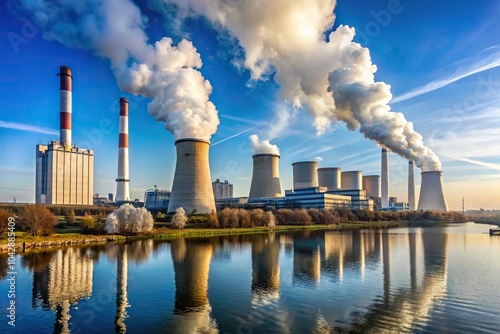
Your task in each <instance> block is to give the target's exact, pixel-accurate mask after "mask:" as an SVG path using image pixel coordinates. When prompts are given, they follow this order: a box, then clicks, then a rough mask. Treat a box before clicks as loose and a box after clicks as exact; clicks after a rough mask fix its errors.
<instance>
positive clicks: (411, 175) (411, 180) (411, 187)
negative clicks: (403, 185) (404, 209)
mask: <svg viewBox="0 0 500 334" xmlns="http://www.w3.org/2000/svg"><path fill="white" fill-rule="evenodd" d="M408 207H409V209H410V210H415V209H416V208H417V206H416V205H415V167H414V163H413V160H410V161H409V162H408Z"/></svg>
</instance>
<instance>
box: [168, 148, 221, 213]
mask: <svg viewBox="0 0 500 334" xmlns="http://www.w3.org/2000/svg"><path fill="white" fill-rule="evenodd" d="M175 146H176V147H177V164H176V166H175V175H174V182H173V185H172V195H171V196H170V202H169V204H168V212H175V210H176V209H177V208H179V207H182V208H184V211H186V213H192V212H193V211H194V210H195V211H196V213H211V212H212V211H215V199H214V192H213V189H212V181H211V178H210V166H209V164H208V149H209V148H210V142H209V141H208V140H203V139H196V138H183V139H179V140H177V141H176V142H175Z"/></svg>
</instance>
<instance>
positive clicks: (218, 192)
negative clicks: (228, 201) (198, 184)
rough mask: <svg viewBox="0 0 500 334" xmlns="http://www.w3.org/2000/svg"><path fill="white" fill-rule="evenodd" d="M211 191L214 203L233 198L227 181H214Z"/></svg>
mask: <svg viewBox="0 0 500 334" xmlns="http://www.w3.org/2000/svg"><path fill="white" fill-rule="evenodd" d="M212 189H213V190H214V197H215V200H216V201H217V200H219V199H223V198H232V197H233V185H232V184H231V183H229V181H228V180H225V181H221V180H220V179H217V180H215V181H214V182H212Z"/></svg>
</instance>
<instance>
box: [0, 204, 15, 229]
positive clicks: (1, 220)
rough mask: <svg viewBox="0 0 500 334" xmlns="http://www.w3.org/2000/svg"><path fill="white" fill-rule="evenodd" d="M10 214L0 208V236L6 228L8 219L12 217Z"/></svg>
mask: <svg viewBox="0 0 500 334" xmlns="http://www.w3.org/2000/svg"><path fill="white" fill-rule="evenodd" d="M12 216H13V215H12V213H10V212H9V211H7V210H5V209H2V208H0V235H2V234H3V233H4V232H5V231H6V230H7V227H8V224H9V217H12Z"/></svg>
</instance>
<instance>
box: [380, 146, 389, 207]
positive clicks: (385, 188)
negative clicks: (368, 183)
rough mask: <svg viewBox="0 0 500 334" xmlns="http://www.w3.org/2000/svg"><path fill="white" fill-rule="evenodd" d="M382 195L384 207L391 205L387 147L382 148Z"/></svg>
mask: <svg viewBox="0 0 500 334" xmlns="http://www.w3.org/2000/svg"><path fill="white" fill-rule="evenodd" d="M380 187H381V195H382V196H381V197H382V207H383V208H387V207H389V153H388V152H387V149H386V148H383V149H382V184H381V185H380Z"/></svg>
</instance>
